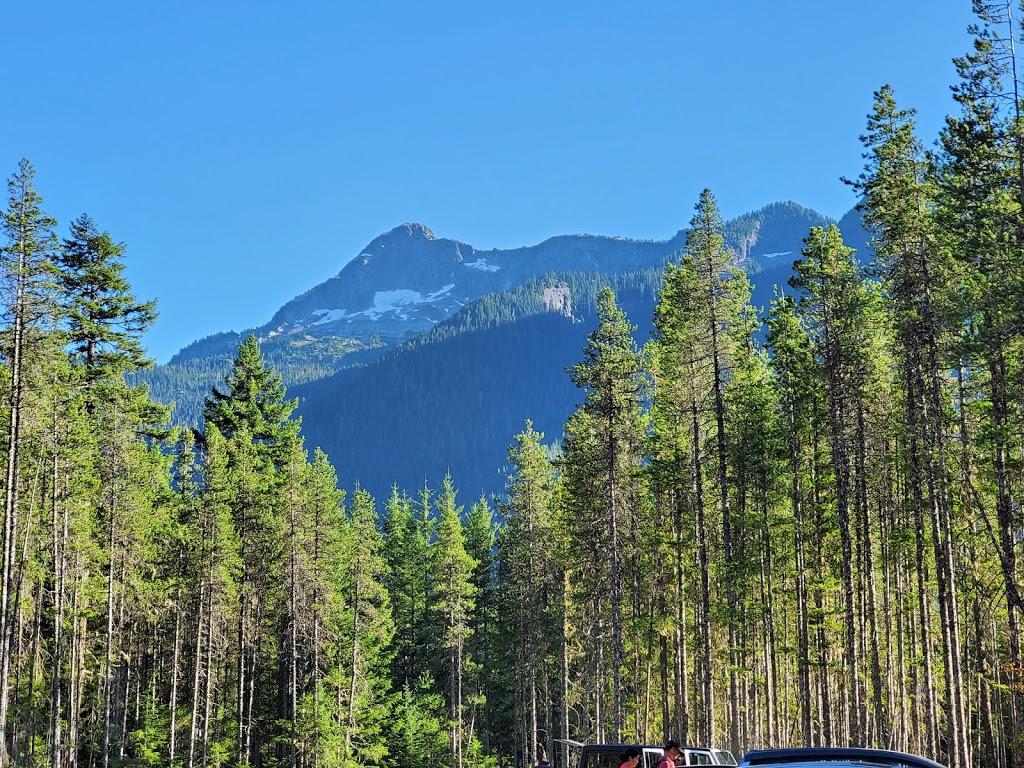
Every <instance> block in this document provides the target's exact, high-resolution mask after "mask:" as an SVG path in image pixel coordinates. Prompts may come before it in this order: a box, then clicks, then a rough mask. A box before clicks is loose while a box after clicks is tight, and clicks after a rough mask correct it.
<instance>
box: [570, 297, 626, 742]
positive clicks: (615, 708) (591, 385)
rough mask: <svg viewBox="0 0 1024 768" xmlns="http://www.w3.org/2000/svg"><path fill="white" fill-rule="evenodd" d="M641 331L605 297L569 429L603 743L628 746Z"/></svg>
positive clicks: (574, 519)
mask: <svg viewBox="0 0 1024 768" xmlns="http://www.w3.org/2000/svg"><path fill="white" fill-rule="evenodd" d="M634 330H635V327H634V326H632V325H630V324H629V322H628V321H627V319H626V316H625V314H624V313H623V312H622V310H621V309H619V307H618V306H617V304H616V301H615V295H614V293H612V291H611V289H609V288H606V289H605V290H603V291H602V292H601V295H600V297H599V298H598V327H597V329H596V330H594V331H593V332H592V333H590V334H589V335H588V337H587V346H586V347H585V348H584V349H583V361H582V362H581V363H578V364H576V365H575V366H573V368H572V369H571V371H570V376H571V378H572V381H573V383H574V384H575V385H576V386H577V387H579V388H580V389H581V390H582V391H583V392H584V394H585V401H584V403H583V404H582V406H581V407H580V408H579V409H578V410H577V411H576V412H575V413H574V414H573V415H572V416H571V417H570V418H569V422H568V423H567V424H566V428H565V437H564V440H563V452H564V458H563V461H562V463H561V467H562V469H563V473H564V482H565V492H566V497H567V504H566V510H565V513H566V518H567V521H568V522H569V524H570V526H571V528H572V531H573V533H572V534H571V535H570V538H571V540H572V546H573V548H574V549H576V552H575V553H574V554H575V557H576V558H583V559H585V563H584V562H583V561H580V560H578V561H577V562H576V563H574V565H575V566H576V573H577V577H578V578H579V579H580V582H581V583H580V587H581V588H582V589H583V590H584V591H585V593H586V594H587V596H588V599H589V600H592V601H593V604H592V605H591V610H592V611H593V613H592V614H591V618H590V619H589V620H588V621H591V622H593V621H596V622H597V626H596V627H595V628H594V629H595V630H596V631H595V632H594V637H595V641H596V646H595V648H594V649H593V651H596V653H594V655H593V656H592V658H593V659H594V664H595V668H594V671H593V672H594V674H593V686H594V687H593V692H594V697H595V698H594V704H595V713H596V717H595V726H596V731H595V733H594V737H595V738H597V739H599V740H600V739H602V738H603V737H604V736H605V734H604V728H605V726H606V725H610V727H611V730H610V733H609V734H608V738H610V740H611V741H613V742H618V741H620V740H621V738H622V736H621V734H622V732H623V728H624V725H625V710H624V705H625V693H624V686H623V674H624V672H625V670H624V665H625V632H624V631H625V626H624V613H623V601H624V595H623V570H624V564H625V563H626V562H628V561H629V559H630V557H632V555H633V554H634V553H633V552H631V551H629V549H628V547H627V546H626V532H627V530H628V529H629V528H631V527H633V525H634V523H633V521H631V520H630V518H631V516H632V515H634V514H636V512H637V511H638V510H639V503H638V500H639V497H640V493H641V489H640V484H639V476H638V473H637V470H638V468H639V466H640V460H641V457H642V451H643V434H644V418H643V414H642V412H641V408H640V404H641V402H642V401H643V398H644V392H645V385H646V381H645V378H644V373H643V368H642V366H641V362H640V355H639V352H638V350H637V348H636V344H635V342H634V341H633V337H632V333H633V331H634ZM599 564H600V565H599ZM605 590H607V592H606V591H605ZM604 619H607V621H608V623H609V624H610V629H611V638H610V641H611V642H610V645H611V660H610V664H609V663H608V662H606V661H605V660H604V658H603V654H602V650H603V643H604V640H605V639H606V638H605V637H604V636H603V628H602V625H601V622H602V620H604ZM606 671H607V672H610V673H611V712H610V715H611V716H610V718H607V713H605V712H604V711H603V703H604V702H603V699H604V691H603V685H602V683H601V681H602V679H603V676H604V674H605V672H606ZM606 718H607V719H606Z"/></svg>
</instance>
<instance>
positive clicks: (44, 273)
mask: <svg viewBox="0 0 1024 768" xmlns="http://www.w3.org/2000/svg"><path fill="white" fill-rule="evenodd" d="M34 178H35V169H34V168H33V167H32V164H31V163H30V162H29V161H28V160H27V159H22V161H21V162H20V164H19V165H18V170H17V171H16V172H15V173H14V174H13V175H12V176H11V177H10V178H9V179H8V181H7V210H6V211H5V212H4V215H3V221H2V229H3V233H4V236H5V242H4V243H3V244H2V249H0V280H2V288H3V291H4V294H5V306H6V309H7V312H6V318H5V319H6V320H7V322H8V326H7V329H6V333H5V334H4V336H3V340H2V345H3V357H4V359H5V361H6V363H7V370H8V375H9V376H10V380H9V382H8V384H7V392H6V397H5V400H6V405H7V410H8V420H7V429H6V434H5V437H6V444H7V446H6V447H7V472H6V476H5V482H4V488H5V495H4V526H3V539H2V553H0V559H2V573H0V765H6V760H7V755H8V754H9V752H8V749H9V741H8V730H7V723H8V717H9V705H10V675H11V656H12V654H13V653H14V625H15V621H16V616H15V599H16V592H17V585H16V579H17V574H16V572H15V557H16V553H17V549H16V542H17V539H18V536H19V535H20V531H21V523H20V519H19V507H20V506H21V499H20V487H21V479H20V468H21V467H20V464H21V452H22V448H23V445H22V429H23V424H24V421H25V415H26V414H25V413H24V407H25V403H26V389H27V387H29V386H30V384H31V382H32V374H31V367H32V353H31V350H32V347H33V346H35V345H37V344H38V342H39V338H40V336H41V335H42V334H44V333H46V331H47V330H48V328H52V324H53V321H54V317H53V315H54V310H55V307H54V296H53V290H52V289H53V268H52V259H53V255H54V251H55V250H56V237H55V235H54V234H53V228H54V227H55V226H56V221H55V220H54V219H53V218H52V217H50V216H48V215H47V214H46V213H44V212H43V210H42V208H41V205H42V198H41V197H40V196H39V193H38V192H36V189H35V181H34Z"/></svg>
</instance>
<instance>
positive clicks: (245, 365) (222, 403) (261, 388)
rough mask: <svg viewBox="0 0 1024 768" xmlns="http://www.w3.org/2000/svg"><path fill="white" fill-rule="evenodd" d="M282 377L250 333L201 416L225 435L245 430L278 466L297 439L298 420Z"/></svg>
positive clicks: (228, 435) (293, 402) (233, 434)
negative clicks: (293, 414)
mask: <svg viewBox="0 0 1024 768" xmlns="http://www.w3.org/2000/svg"><path fill="white" fill-rule="evenodd" d="M284 398H285V388H284V386H283V385H282V384H281V376H280V374H278V373H277V372H276V371H275V370H274V368H273V367H272V366H268V365H267V364H266V363H265V361H264V359H263V354H262V353H261V352H260V346H259V342H258V341H257V340H256V337H255V336H253V335H249V336H248V337H247V338H246V339H245V341H243V342H242V344H241V346H240V347H239V348H238V354H236V355H235V359H234V360H233V362H232V364H231V372H230V373H229V374H228V375H227V376H225V377H224V391H221V390H219V389H217V388H216V387H214V388H213V390H212V391H211V393H210V396H209V397H207V398H206V405H205V406H204V408H203V417H204V419H205V421H206V422H207V423H209V424H212V425H214V426H215V427H217V429H219V430H220V432H221V434H223V435H224V436H225V437H226V438H228V439H231V438H234V437H235V436H236V434H237V433H238V432H239V431H240V430H242V429H244V430H246V431H247V432H248V435H249V437H250V439H252V440H253V441H255V442H256V443H257V444H258V445H260V446H261V447H260V449H259V450H260V453H261V455H264V456H266V457H268V458H269V459H271V460H272V461H273V462H274V463H275V464H277V465H280V464H281V463H282V462H283V461H284V460H285V457H287V456H288V454H289V450H290V446H291V444H292V443H293V442H294V441H295V440H296V439H297V436H298V433H299V426H300V421H299V420H298V419H292V418H291V414H292V412H293V411H294V410H295V407H296V406H297V405H298V400H285V399H284Z"/></svg>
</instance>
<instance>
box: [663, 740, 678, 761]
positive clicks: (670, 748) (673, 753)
mask: <svg viewBox="0 0 1024 768" xmlns="http://www.w3.org/2000/svg"><path fill="white" fill-rule="evenodd" d="M664 751H665V757H671V758H672V759H673V760H675V759H676V758H677V757H679V756H680V755H681V754H683V751H682V750H681V749H680V748H679V742H678V741H676V740H675V739H669V740H668V741H666V742H665V750H664Z"/></svg>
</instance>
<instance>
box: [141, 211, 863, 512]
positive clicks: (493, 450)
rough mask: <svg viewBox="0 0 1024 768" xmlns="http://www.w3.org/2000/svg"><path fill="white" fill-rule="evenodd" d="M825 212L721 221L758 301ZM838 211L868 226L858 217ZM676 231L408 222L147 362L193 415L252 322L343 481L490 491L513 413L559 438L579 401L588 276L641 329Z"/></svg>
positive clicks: (169, 395)
mask: <svg viewBox="0 0 1024 768" xmlns="http://www.w3.org/2000/svg"><path fill="white" fill-rule="evenodd" d="M829 223H831V220H830V219H828V218H827V217H825V216H822V215H821V214H819V213H816V212H815V211H812V210H810V209H807V208H804V207H802V206H799V205H797V204H795V203H791V202H788V203H774V204H772V205H769V206H766V207H765V208H762V209H760V210H758V211H755V212H752V213H749V214H746V215H744V216H740V217H738V218H736V219H733V220H731V221H729V222H728V223H727V225H726V239H727V242H728V244H729V245H730V246H731V247H732V248H733V249H734V251H735V253H736V258H737V260H738V262H739V263H741V264H742V265H743V266H744V267H745V269H746V270H747V272H748V274H749V275H750V277H751V281H752V284H753V302H754V304H755V305H756V306H760V307H766V306H767V304H768V302H769V301H770V300H771V298H772V296H773V293H774V291H775V286H776V285H785V284H786V281H787V279H788V277H789V274H790V273H791V266H792V262H793V261H794V260H795V259H796V258H798V257H799V252H800V248H801V247H802V240H803V238H804V237H805V236H806V235H807V232H808V230H809V229H810V227H812V226H827V225H828V224H829ZM841 224H842V226H843V228H844V234H845V236H846V237H847V238H849V239H850V240H856V241H857V242H859V243H860V242H866V236H865V235H864V234H863V232H862V230H861V228H860V219H859V216H858V215H856V214H851V215H848V216H847V217H844V219H843V221H842V223H841ZM847 229H848V230H849V232H848V233H846V230H847ZM685 240H686V233H685V231H679V232H677V233H676V234H675V235H674V236H673V237H672V238H669V239H668V240H661V241H657V240H629V239H624V238H615V237H600V236H594V235H562V236H558V237H553V238H550V239H549V240H545V241H544V242H542V243H539V244H537V245H533V246H527V247H523V248H514V249H506V250H499V249H492V250H478V249H476V248H474V247H473V246H472V245H469V244H467V243H463V242H460V241H457V240H450V239H446V238H437V237H435V236H434V234H433V233H432V232H431V231H430V230H429V229H428V228H427V227H425V226H423V225H421V224H404V225H402V226H400V227H396V228H395V229H393V230H391V231H390V232H387V233H385V234H382V235H381V236H379V237H377V238H376V239H374V240H373V241H372V242H370V243H369V244H368V245H367V246H366V247H365V248H364V249H362V251H361V252H360V253H359V254H358V255H357V256H356V257H355V258H354V259H352V260H350V261H349V262H348V263H347V264H346V265H345V266H344V267H343V268H342V269H341V270H340V271H339V272H338V274H337V275H336V276H334V277H332V278H330V279H328V280H326V281H324V282H323V283H321V284H319V285H317V286H314V287H313V288H311V289H310V290H308V291H306V292H305V293H303V294H301V295H299V296H296V297H295V298H294V299H292V300H291V301H289V302H287V303H286V304H285V305H284V306H283V307H281V308H280V309H279V310H278V311H277V312H276V313H274V316H273V317H272V318H271V319H270V321H269V322H268V323H266V324H265V325H263V326H261V327H259V328H256V329H252V330H251V331H245V332H242V333H234V332H227V333H221V334H215V335H214V336H210V337H207V338H205V339H200V340H198V341H196V342H193V343H192V344H189V345H188V346H186V347H185V348H183V349H182V350H181V351H180V352H178V353H177V354H176V355H175V356H174V357H173V358H172V359H171V360H170V362H168V363H167V364H166V365H162V366H157V367H156V368H155V369H154V370H152V371H149V372H146V374H145V375H144V376H143V378H144V379H145V380H146V381H147V382H148V383H149V385H150V388H151V391H152V393H153V396H154V398H155V399H157V400H159V401H161V402H172V401H173V402H175V403H176V408H175V417H176V420H177V421H178V422H179V423H191V424H198V423H199V421H200V420H201V415H202V402H203V398H204V397H205V395H206V394H207V393H208V392H209V390H210V387H211V386H213V385H214V384H218V383H220V382H221V381H222V379H223V376H224V374H225V373H226V372H227V370H228V368H229V366H230V361H231V358H232V356H233V355H234V353H235V351H236V349H237V347H238V344H239V342H240V341H241V339H242V338H243V337H244V336H245V335H246V334H247V333H249V332H252V333H255V334H256V335H257V336H258V337H259V338H260V339H261V342H262V347H263V352H264V356H265V357H266V359H267V361H268V362H269V363H271V364H272V365H274V367H275V368H276V369H277V370H278V371H280V372H281V374H282V377H283V379H284V382H285V384H286V385H287V386H288V387H289V394H290V396H295V397H298V398H299V409H298V412H299V415H300V416H301V417H302V418H303V434H304V435H305V436H306V444H307V447H309V448H312V447H314V446H320V447H322V448H323V449H324V450H325V451H326V452H327V454H328V455H329V456H330V457H331V459H332V461H333V462H334V463H335V466H336V467H337V468H338V471H339V476H340V477H342V478H343V482H345V483H346V484H348V483H349V482H352V481H358V482H360V484H361V485H362V486H363V487H364V488H367V489H368V490H370V491H371V492H372V493H374V494H375V495H376V496H378V497H380V496H381V495H383V494H385V493H386V492H387V490H388V488H389V487H390V485H391V484H392V483H397V484H398V485H399V487H401V488H405V489H408V490H412V489H414V488H416V487H419V486H422V485H423V483H424V482H426V483H429V484H430V485H431V486H436V485H437V484H438V483H439V482H440V480H441V478H442V477H443V475H444V473H445V472H447V471H449V470H450V471H451V472H452V475H453V478H454V479H455V481H456V484H457V485H458V486H459V487H460V488H462V489H463V491H464V493H468V494H471V495H475V494H476V493H479V492H483V493H487V494H490V493H495V492H499V491H501V490H502V488H503V482H504V478H503V476H502V474H501V472H502V467H503V463H504V460H505V450H506V447H507V446H508V445H509V444H510V443H511V442H512V438H513V436H514V435H515V433H516V432H518V431H520V430H521V429H522V427H523V420H524V419H527V418H529V419H531V420H532V421H533V422H534V426H535V428H537V429H538V430H540V431H543V432H545V433H546V434H547V439H548V441H549V442H552V443H556V442H558V440H559V438H560V436H561V427H562V424H564V422H565V420H566V418H567V417H568V415H569V413H571V411H572V409H573V408H574V407H575V405H576V403H577V402H578V401H579V399H580V397H579V394H580V393H579V392H577V391H576V390H575V388H574V387H573V386H572V384H571V382H569V379H568V376H567V374H566V373H565V368H566V367H567V366H570V365H572V364H574V363H575V362H577V361H578V360H579V357H580V352H581V349H582V347H583V345H584V343H585V338H586V335H587V333H589V332H590V330H592V328H593V326H594V324H595V322H596V321H595V297H596V295H597V293H598V291H600V289H601V287H603V286H604V285H609V284H610V285H612V287H613V289H614V290H615V291H616V295H617V296H618V298H619V303H620V304H621V305H622V306H623V308H624V309H625V310H626V311H627V314H628V316H629V317H630V319H631V320H632V322H633V323H634V324H636V325H637V326H638V327H639V330H638V332H637V341H638V343H643V342H644V341H646V339H647V338H648V337H649V335H650V327H651V318H652V316H653V310H654V304H655V302H656V300H657V292H658V289H659V287H660V281H661V273H662V270H663V269H664V266H665V264H666V263H667V261H668V260H670V259H673V258H678V257H679V255H680V253H681V252H682V251H683V248H684V246H685Z"/></svg>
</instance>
